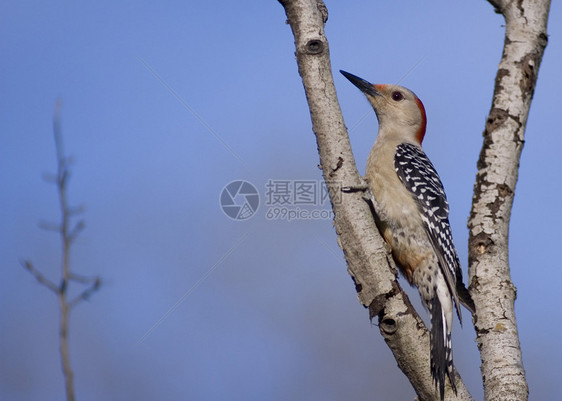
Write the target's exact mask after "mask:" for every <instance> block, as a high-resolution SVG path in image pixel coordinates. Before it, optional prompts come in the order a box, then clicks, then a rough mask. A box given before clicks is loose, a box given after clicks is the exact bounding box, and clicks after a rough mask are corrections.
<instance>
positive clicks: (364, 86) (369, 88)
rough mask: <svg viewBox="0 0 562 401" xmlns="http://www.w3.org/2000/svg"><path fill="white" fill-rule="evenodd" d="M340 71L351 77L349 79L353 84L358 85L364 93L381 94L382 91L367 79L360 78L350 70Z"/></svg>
mask: <svg viewBox="0 0 562 401" xmlns="http://www.w3.org/2000/svg"><path fill="white" fill-rule="evenodd" d="M340 72H341V73H342V75H343V76H344V77H346V78H347V79H349V81H350V82H351V83H352V84H353V85H355V86H357V87H358V88H359V89H360V90H361V92H363V93H364V94H366V95H371V96H380V93H379V92H378V91H377V90H376V89H375V87H374V85H373V84H372V83H370V82H368V81H365V80H364V79H363V78H359V77H357V76H355V75H353V74H350V73H349V72H346V71H343V70H340Z"/></svg>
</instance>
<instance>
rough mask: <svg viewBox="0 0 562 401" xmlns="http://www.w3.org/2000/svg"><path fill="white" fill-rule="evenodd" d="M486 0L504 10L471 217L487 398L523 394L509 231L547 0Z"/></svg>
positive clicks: (517, 397) (542, 42)
mask: <svg viewBox="0 0 562 401" xmlns="http://www.w3.org/2000/svg"><path fill="white" fill-rule="evenodd" d="M489 2H490V3H491V4H492V5H493V6H494V10H495V11H496V12H497V13H500V14H502V15H503V16H504V17H505V21H506V32H505V43H504V49H503V53H502V59H501V62H500V65H499V67H498V72H497V75H496V83H495V89H494V96H493V102H492V107H491V110H490V114H489V116H488V119H487V120H486V128H485V130H484V133H483V136H484V143H483V146H482V151H481V153H480V158H479V160H478V164H477V167H478V172H477V174H476V181H475V184H474V197H473V203H472V210H471V214H470V218H469V220H468V227H469V229H470V232H469V240H468V242H469V279H470V283H471V284H470V291H471V294H472V297H473V299H474V303H475V305H476V310H477V317H476V319H475V321H474V327H475V329H476V334H477V337H476V340H477V342H478V348H479V349H480V354H481V359H482V367H481V370H482V377H483V378H484V396H485V399H486V400H488V401H489V400H498V401H499V400H506V399H510V400H527V398H528V392H529V390H528V386H527V381H526V378H525V369H524V367H523V361H522V356H521V347H520V343H519V335H518V332H517V322H516V319H515V311H514V302H515V296H516V289H515V286H514V285H513V283H512V281H511V275H510V271H509V259H508V257H509V254H508V234H509V220H510V216H511V206H512V203H513V196H514V194H515V185H516V182H517V176H518V168H519V159H520V156H521V151H522V149H523V143H524V134H525V126H526V124H527V117H528V115H529V108H530V106H531V100H532V98H533V92H534V89H535V85H536V82H537V77H538V71H539V66H540V63H541V60H542V56H543V53H544V49H545V47H546V44H547V33H546V24H547V20H548V14H549V9H550V0H542V1H537V0H521V1H506V0H489Z"/></svg>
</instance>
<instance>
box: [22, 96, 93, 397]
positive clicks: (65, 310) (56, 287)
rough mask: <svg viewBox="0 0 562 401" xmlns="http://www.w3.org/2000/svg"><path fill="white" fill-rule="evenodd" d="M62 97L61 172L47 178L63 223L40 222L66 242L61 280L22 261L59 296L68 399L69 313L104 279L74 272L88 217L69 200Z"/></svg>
mask: <svg viewBox="0 0 562 401" xmlns="http://www.w3.org/2000/svg"><path fill="white" fill-rule="evenodd" d="M60 106H61V103H60V100H59V101H57V102H56V105H55V113H54V124H53V125H54V127H53V130H54V136H55V150H56V155H57V173H56V175H45V180H46V181H48V182H51V183H54V184H55V185H56V187H57V192H58V197H59V204H60V210H61V222H60V224H49V223H42V224H40V226H41V227H42V228H44V229H46V230H49V231H54V232H56V233H58V234H59V235H60V238H61V242H62V263H61V277H60V282H59V284H56V283H54V282H53V281H51V280H49V279H48V278H47V277H45V275H43V274H42V273H41V272H40V271H39V270H38V269H36V268H35V266H34V265H33V264H32V262H31V261H30V260H25V261H24V262H22V265H23V267H25V268H26V269H27V271H29V272H30V273H31V274H32V275H33V276H34V277H35V278H36V279H37V281H38V282H39V283H41V284H42V285H44V286H45V287H46V288H47V289H49V290H51V291H52V292H53V293H54V294H55V295H56V296H57V298H58V301H59V309H60V322H59V343H60V354H61V363H62V371H63V375H64V382H65V389H66V399H67V401H74V400H75V399H76V398H75V395H74V394H75V393H74V375H73V373H72V368H71V366H70V352H69V348H68V326H69V315H70V311H71V310H72V308H73V307H75V306H76V305H78V304H79V303H80V302H81V301H84V300H87V299H88V298H89V297H90V295H92V294H93V293H94V292H95V291H97V290H98V289H99V288H100V285H101V279H100V277H98V276H90V277H87V276H82V275H79V274H76V273H73V272H72V271H71V269H70V248H71V246H72V244H73V242H74V241H75V240H76V238H77V236H78V234H80V232H81V231H82V230H83V229H84V221H83V220H78V222H77V223H75V224H73V223H72V218H73V217H75V216H76V215H79V214H80V213H82V212H83V208H82V207H78V208H73V207H71V206H69V204H68V194H67V188H68V182H69V179H70V164H71V159H70V158H68V157H66V156H65V155H64V149H63V145H62V134H61V126H60ZM71 282H76V283H79V284H82V285H85V286H86V288H85V289H84V290H83V291H82V292H81V293H79V294H78V295H76V296H74V297H70V296H69V292H68V289H69V284H70V283H71Z"/></svg>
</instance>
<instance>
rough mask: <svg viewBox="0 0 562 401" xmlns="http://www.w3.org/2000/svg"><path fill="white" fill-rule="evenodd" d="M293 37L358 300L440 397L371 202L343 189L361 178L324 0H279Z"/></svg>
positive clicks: (410, 371)
mask: <svg viewBox="0 0 562 401" xmlns="http://www.w3.org/2000/svg"><path fill="white" fill-rule="evenodd" d="M280 3H281V4H282V5H283V7H284V8H285V12H286V14H287V18H288V23H289V24H290V26H291V29H292V31H293V35H294V37H295V47H296V56H297V62H298V69H299V74H300V75H301V77H302V81H303V84H304V89H305V93H306V97H307V100H308V106H309V109H310V116H311V119H312V128H313V131H314V133H315V135H316V140H317V143H318V151H319V154H320V163H321V167H322V171H323V175H324V179H325V181H326V185H327V186H328V188H329V192H330V200H331V203H332V208H333V210H334V213H335V219H334V225H335V227H336V232H337V234H338V241H339V244H340V246H341V247H342V249H343V252H344V256H345V258H346V261H347V265H348V271H349V274H350V275H351V277H352V278H353V280H354V282H355V288H356V290H357V294H358V297H359V301H360V302H361V303H362V304H363V305H364V306H365V307H368V308H369V314H370V317H371V318H373V317H375V316H377V317H378V320H379V328H380V332H381V334H382V336H383V337H384V339H385V341H386V343H387V345H388V346H389V348H390V349H391V350H392V352H393V354H394V357H395V358H396V361H397V362H398V366H399V367H400V369H401V370H402V371H403V372H404V373H405V374H406V376H407V377H408V379H409V380H410V382H411V383H412V386H413V387H414V389H415V391H416V393H417V394H418V397H419V400H434V399H438V398H439V395H438V394H437V391H436V388H435V385H434V383H433V381H432V378H431V373H430V362H429V355H430V351H429V333H428V331H427V329H426V328H425V326H424V324H423V322H422V320H421V319H420V317H419V316H418V315H417V313H416V311H415V310H414V308H413V307H412V305H411V304H410V301H409V300H408V297H407V296H406V294H405V293H404V292H403V291H402V289H401V288H400V285H399V283H398V281H397V271H396V268H395V266H394V262H393V261H392V257H391V255H390V254H389V253H388V251H387V250H386V248H385V245H384V242H383V240H382V238H381V237H380V235H379V233H378V231H377V229H376V226H375V222H374V219H373V215H372V212H371V210H370V208H369V205H368V204H367V203H366V202H365V201H364V200H363V198H362V194H361V193H357V192H350V193H343V194H342V193H341V191H340V187H341V186H348V187H354V186H360V185H361V184H362V181H363V180H362V178H361V176H360V175H359V173H358V171H357V168H356V166H355V160H354V157H353V153H352V151H351V144H350V142H349V137H348V134H347V131H346V128H345V124H344V121H343V117H342V113H341V109H340V106H339V103H338V100H337V97H336V91H335V87H334V83H333V79H332V74H331V65H330V56H329V49H328V41H327V39H326V36H325V34H324V23H325V22H326V20H327V18H328V15H327V9H326V6H325V5H324V3H323V2H322V1H320V0H280ZM457 389H458V397H455V396H454V394H453V392H452V391H450V389H448V390H447V391H446V396H445V399H447V400H449V399H450V400H453V399H454V400H471V399H472V398H471V396H470V394H469V393H468V391H467V389H466V387H465V386H464V383H463V382H462V380H461V378H460V377H459V376H458V375H457Z"/></svg>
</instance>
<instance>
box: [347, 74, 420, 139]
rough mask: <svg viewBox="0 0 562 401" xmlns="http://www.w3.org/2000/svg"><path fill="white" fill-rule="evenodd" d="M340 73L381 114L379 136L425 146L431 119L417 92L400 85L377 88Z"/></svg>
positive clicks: (379, 115) (362, 80)
mask: <svg viewBox="0 0 562 401" xmlns="http://www.w3.org/2000/svg"><path fill="white" fill-rule="evenodd" d="M340 72H341V73H342V74H343V76H344V77H346V78H347V79H349V80H350V81H351V83H352V84H353V85H355V86H357V87H358V88H359V89H360V90H361V91H362V92H363V93H364V94H365V96H367V99H368V100H369V102H370V103H371V105H372V106H373V109H375V113H376V114H377V119H378V120H379V132H388V133H389V134H392V135H400V136H404V137H405V138H406V139H410V140H413V141H416V142H417V143H418V144H419V145H421V143H422V141H423V137H424V135H425V128H426V124H427V119H426V116H425V108H424V107H423V103H422V102H421V100H420V99H418V97H417V96H416V95H415V93H414V92H412V91H411V90H409V89H406V88H404V87H402V86H398V85H391V84H387V85H373V84H371V83H370V82H367V81H365V80H364V79H362V78H359V77H357V76H355V75H353V74H350V73H348V72H345V71H341V70H340Z"/></svg>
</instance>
